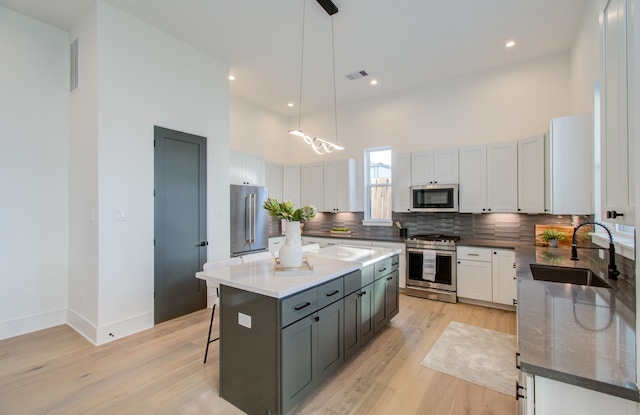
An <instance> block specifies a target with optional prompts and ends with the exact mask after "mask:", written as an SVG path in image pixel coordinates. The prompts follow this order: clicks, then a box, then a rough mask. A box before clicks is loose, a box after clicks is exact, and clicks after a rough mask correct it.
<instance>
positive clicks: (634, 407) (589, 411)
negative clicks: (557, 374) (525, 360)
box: [524, 375, 640, 415]
mask: <svg viewBox="0 0 640 415" xmlns="http://www.w3.org/2000/svg"><path fill="white" fill-rule="evenodd" d="M529 376H531V375H529ZM532 377H533V378H534V382H533V383H534V394H533V395H534V399H535V410H534V411H533V412H532V411H528V412H524V414H526V415H574V414H575V415H578V414H579V415H599V414H616V415H632V414H633V415H636V414H638V413H640V412H639V411H640V408H639V405H638V403H637V402H633V401H630V400H627V399H623V398H619V397H617V396H613V395H608V394H605V393H602V392H596V391H592V390H590V389H585V388H581V387H579V386H575V385H570V384H568V383H564V382H558V381H555V380H552V379H549V378H545V377H542V376H532ZM526 399H527V407H528V406H529V404H528V403H529V401H530V400H531V399H532V394H531V391H530V390H529V391H527V398H526Z"/></svg>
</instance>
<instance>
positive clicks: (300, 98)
mask: <svg viewBox="0 0 640 415" xmlns="http://www.w3.org/2000/svg"><path fill="white" fill-rule="evenodd" d="M306 6H307V0H303V1H302V45H301V47H300V97H299V99H298V130H300V119H301V118H302V69H303V68H304V16H305V9H306Z"/></svg>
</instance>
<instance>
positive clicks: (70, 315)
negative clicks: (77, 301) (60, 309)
mask: <svg viewBox="0 0 640 415" xmlns="http://www.w3.org/2000/svg"><path fill="white" fill-rule="evenodd" d="M66 323H67V325H68V326H69V327H71V328H72V329H74V330H75V331H77V332H78V334H80V335H81V336H82V337H84V338H85V339H87V340H88V341H89V342H90V343H91V344H93V345H94V346H96V345H97V343H96V338H97V335H96V333H97V331H98V330H97V327H96V326H95V325H94V324H93V323H91V322H90V321H88V320H87V319H85V318H84V317H82V316H81V315H80V314H78V313H76V312H75V311H73V310H71V309H69V310H67V322H66Z"/></svg>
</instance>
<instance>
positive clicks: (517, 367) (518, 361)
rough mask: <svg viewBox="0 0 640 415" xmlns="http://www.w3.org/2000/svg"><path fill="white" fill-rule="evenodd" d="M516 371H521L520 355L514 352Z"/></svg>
mask: <svg viewBox="0 0 640 415" xmlns="http://www.w3.org/2000/svg"><path fill="white" fill-rule="evenodd" d="M516 369H522V366H521V365H520V353H518V352H516Z"/></svg>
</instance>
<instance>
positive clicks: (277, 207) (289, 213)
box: [263, 197, 316, 222]
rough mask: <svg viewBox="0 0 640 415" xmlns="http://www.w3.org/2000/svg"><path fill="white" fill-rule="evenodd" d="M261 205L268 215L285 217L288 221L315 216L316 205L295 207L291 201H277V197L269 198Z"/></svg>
mask: <svg viewBox="0 0 640 415" xmlns="http://www.w3.org/2000/svg"><path fill="white" fill-rule="evenodd" d="M263 207H264V208H265V209H266V210H267V211H268V212H269V216H275V217H276V218H280V219H285V220H287V221H289V222H301V221H305V220H308V219H313V218H315V217H316V207H315V206H313V205H306V206H303V207H301V208H299V209H295V208H294V206H293V202H292V201H290V200H285V201H284V202H278V200H277V199H273V198H271V197H270V198H269V199H267V201H266V202H264V205H263Z"/></svg>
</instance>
